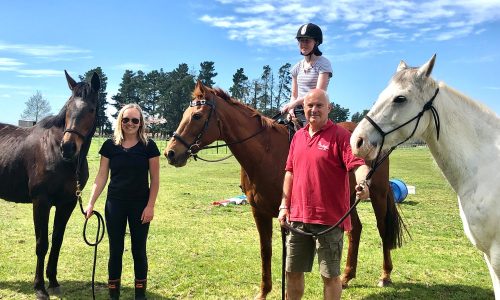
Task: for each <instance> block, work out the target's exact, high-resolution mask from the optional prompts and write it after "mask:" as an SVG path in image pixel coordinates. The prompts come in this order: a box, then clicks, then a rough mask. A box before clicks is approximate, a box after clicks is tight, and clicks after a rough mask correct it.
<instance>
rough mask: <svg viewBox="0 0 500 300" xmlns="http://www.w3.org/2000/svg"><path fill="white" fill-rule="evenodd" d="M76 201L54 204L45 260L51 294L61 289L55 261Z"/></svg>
mask: <svg viewBox="0 0 500 300" xmlns="http://www.w3.org/2000/svg"><path fill="white" fill-rule="evenodd" d="M75 205H76V201H74V202H69V203H66V204H64V205H58V206H56V213H55V217H54V228H53V231H52V246H51V247H50V253H49V260H48V262H47V271H46V275H47V278H48V280H49V288H48V290H49V293H50V294H51V295H60V294H61V290H60V287H59V282H58V281H57V263H58V261H59V252H60V251H61V245H62V242H63V238H64V231H65V230H66V224H67V223H68V220H69V217H70V216H71V213H72V212H73V209H74V208H75Z"/></svg>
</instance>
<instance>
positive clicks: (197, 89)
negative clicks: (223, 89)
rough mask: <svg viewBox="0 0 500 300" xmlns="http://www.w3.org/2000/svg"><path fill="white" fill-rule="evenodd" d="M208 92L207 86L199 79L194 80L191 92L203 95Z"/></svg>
mask: <svg viewBox="0 0 500 300" xmlns="http://www.w3.org/2000/svg"><path fill="white" fill-rule="evenodd" d="M207 93H208V90H207V88H206V87H205V86H204V85H203V83H201V81H200V80H198V81H196V86H195V87H194V92H193V94H195V95H203V96H205V95H206V94H207Z"/></svg>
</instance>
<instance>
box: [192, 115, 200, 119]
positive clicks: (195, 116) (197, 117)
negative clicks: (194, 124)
mask: <svg viewBox="0 0 500 300" xmlns="http://www.w3.org/2000/svg"><path fill="white" fill-rule="evenodd" d="M193 119H195V120H199V119H201V115H200V114H194V115H193Z"/></svg>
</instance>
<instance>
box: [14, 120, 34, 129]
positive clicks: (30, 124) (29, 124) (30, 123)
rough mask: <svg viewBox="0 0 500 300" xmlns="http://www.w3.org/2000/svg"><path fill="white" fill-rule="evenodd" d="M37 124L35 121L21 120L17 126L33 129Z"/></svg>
mask: <svg viewBox="0 0 500 300" xmlns="http://www.w3.org/2000/svg"><path fill="white" fill-rule="evenodd" d="M35 124H36V122H35V121H27V120H19V121H18V125H17V126H19V127H33V126H34V125H35Z"/></svg>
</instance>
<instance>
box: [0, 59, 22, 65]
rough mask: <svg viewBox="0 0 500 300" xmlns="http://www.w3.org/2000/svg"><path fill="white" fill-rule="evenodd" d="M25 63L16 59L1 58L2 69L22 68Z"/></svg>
mask: <svg viewBox="0 0 500 300" xmlns="http://www.w3.org/2000/svg"><path fill="white" fill-rule="evenodd" d="M22 65H24V63H22V62H20V61H18V60H17V59H14V58H8V57H0V67H17V66H22Z"/></svg>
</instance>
